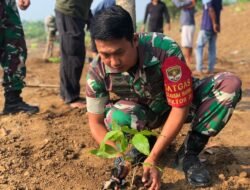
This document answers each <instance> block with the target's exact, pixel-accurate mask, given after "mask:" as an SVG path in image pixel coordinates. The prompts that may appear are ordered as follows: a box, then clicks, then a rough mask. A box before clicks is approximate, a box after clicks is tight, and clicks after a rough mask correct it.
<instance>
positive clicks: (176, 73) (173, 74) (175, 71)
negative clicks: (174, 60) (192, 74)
mask: <svg viewBox="0 0 250 190" xmlns="http://www.w3.org/2000/svg"><path fill="white" fill-rule="evenodd" d="M166 74H167V77H168V79H169V80H170V81H172V82H177V81H179V80H180V78H181V76H182V71H181V67H180V66H179V65H176V66H173V67H170V68H168V69H167V70H166Z"/></svg>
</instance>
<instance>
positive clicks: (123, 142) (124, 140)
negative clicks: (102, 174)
mask: <svg viewBox="0 0 250 190" xmlns="http://www.w3.org/2000/svg"><path fill="white" fill-rule="evenodd" d="M127 148H128V139H127V138H126V137H125V135H123V138H122V139H121V149H120V151H121V152H125V151H126V150H127Z"/></svg>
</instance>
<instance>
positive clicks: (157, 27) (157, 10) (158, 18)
mask: <svg viewBox="0 0 250 190" xmlns="http://www.w3.org/2000/svg"><path fill="white" fill-rule="evenodd" d="M148 15H150V17H149V21H148V31H149V32H160V33H163V32H164V30H163V23H164V19H163V17H164V18H165V22H166V24H165V27H164V28H165V31H169V30H170V16H169V13H168V8H167V6H166V5H165V3H163V2H162V1H161V0H151V2H150V3H149V4H148V5H147V7H146V11H145V16H144V21H143V25H142V28H141V31H142V32H144V30H145V25H146V23H147V19H148Z"/></svg>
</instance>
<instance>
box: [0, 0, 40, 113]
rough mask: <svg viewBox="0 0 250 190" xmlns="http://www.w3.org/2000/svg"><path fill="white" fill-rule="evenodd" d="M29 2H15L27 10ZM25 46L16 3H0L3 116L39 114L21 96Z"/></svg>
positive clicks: (23, 0) (12, 1) (24, 68)
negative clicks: (21, 113) (23, 113)
mask: <svg viewBox="0 0 250 190" xmlns="http://www.w3.org/2000/svg"><path fill="white" fill-rule="evenodd" d="M29 5H30V0H18V6H19V8H20V9H21V10H25V9H27V8H28V7H29ZM26 58H27V47H26V42H25V38H24V32H23V27H22V23H21V20H20V16H19V12H18V10H17V6H16V1H15V0H3V1H0V63H1V66H2V68H3V82H2V85H3V87H4V97H5V102H4V108H3V112H2V113H3V114H15V113H18V112H25V113H28V114H35V113H37V112H39V108H38V107H37V106H32V105H29V104H27V103H25V102H24V101H23V99H22V97H21V93H22V89H23V88H24V87H25V82H24V78H25V76H26V66H25V62H26Z"/></svg>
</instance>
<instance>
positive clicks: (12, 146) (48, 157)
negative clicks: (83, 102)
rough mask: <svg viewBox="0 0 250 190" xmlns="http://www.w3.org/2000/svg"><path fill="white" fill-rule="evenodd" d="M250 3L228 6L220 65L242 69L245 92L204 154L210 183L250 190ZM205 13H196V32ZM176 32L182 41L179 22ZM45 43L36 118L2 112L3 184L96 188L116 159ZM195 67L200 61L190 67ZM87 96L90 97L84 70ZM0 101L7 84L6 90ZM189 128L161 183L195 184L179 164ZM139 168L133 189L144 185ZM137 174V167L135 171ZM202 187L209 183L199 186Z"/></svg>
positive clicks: (35, 83)
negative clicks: (69, 95) (48, 59)
mask: <svg viewBox="0 0 250 190" xmlns="http://www.w3.org/2000/svg"><path fill="white" fill-rule="evenodd" d="M249 10H250V4H249V3H248V4H238V5H234V6H229V7H224V10H223V13H222V31H221V33H220V34H219V37H218V55H217V57H218V64H217V65H216V71H217V72H219V71H230V72H233V73H236V74H237V75H238V76H239V77H240V78H241V79H242V81H243V97H242V100H241V102H240V103H239V105H238V106H237V108H236V110H235V112H234V115H233V116H232V118H231V120H230V122H229V123H228V125H227V126H226V127H225V129H224V130H223V131H222V132H221V133H220V134H219V135H218V136H216V137H214V138H212V139H211V140H210V142H209V144H208V147H207V150H208V151H207V152H205V153H203V154H202V155H201V157H202V158H203V159H204V160H206V161H205V162H204V163H205V164H206V165H207V166H208V168H209V170H210V172H211V174H212V179H213V186H211V187H208V188H203V189H210V190H228V189H243V190H244V189H250V179H249V176H250V151H249V150H250V146H249V145H250V140H249V139H250V131H249V123H250V80H249V72H250V57H249V50H250V43H249V42H250V33H249V28H250V19H249V15H250V11H249ZM200 16H201V14H200V13H198V14H197V28H196V35H197V33H198V31H199V23H200ZM169 35H170V36H171V37H172V38H174V39H176V40H177V41H178V42H179V41H180V34H179V24H178V21H176V22H174V23H173V24H172V31H171V32H170V33H169ZM43 48H44V44H41V45H39V47H38V48H37V49H31V48H30V49H29V51H30V52H29V58H28V61H27V70H28V72H27V78H26V81H27V85H28V86H27V87H26V88H25V89H24V91H23V97H24V99H25V100H26V101H27V102H29V103H31V104H37V105H39V106H40V110H41V111H40V113H38V114H36V115H34V116H28V115H26V114H22V113H20V114H17V115H13V116H0V189H3V190H30V189H31V190H68V189H74V190H78V189H79V190H80V189H81V190H95V189H101V187H102V184H103V182H104V181H105V180H108V179H109V176H110V169H111V168H112V162H113V161H112V160H104V159H100V158H98V157H95V156H93V155H91V154H90V153H89V151H90V150H91V149H93V148H95V147H97V145H96V143H95V142H94V140H93V139H92V137H91V135H90V131H89V127H88V123H87V116H86V110H77V109H70V108H69V107H68V106H67V105H65V104H64V103H63V102H62V100H61V98H60V96H59V89H58V86H59V74H58V73H59V64H55V63H45V62H44V61H43V60H42V59H41V56H42V53H43ZM191 67H193V65H192V66H191ZM87 68H88V63H86V64H85V69H84V72H83V75H82V80H81V85H82V91H81V95H82V96H83V97H84V95H85V92H84V84H85V76H86V71H87ZM0 97H2V98H1V99H0V107H1V108H2V107H3V89H2V88H0ZM188 129H189V126H188V125H186V126H185V127H184V128H183V130H182V131H181V133H180V134H179V135H178V137H177V138H176V140H175V141H174V142H173V143H172V145H171V146H170V147H169V148H168V149H167V150H166V152H165V153H164V155H163V156H162V159H161V166H162V167H163V175H162V189H164V190H165V189H174V190H182V189H194V188H193V187H191V186H189V185H188V184H187V183H186V181H185V177H184V175H183V173H182V172H181V171H179V170H177V169H175V168H174V167H173V164H174V158H175V153H176V151H177V149H178V147H179V146H180V144H181V143H182V141H183V139H184V138H185V135H186V133H187V131H188ZM140 171H141V168H137V172H136V175H135V178H134V181H135V182H134V184H131V182H132V180H131V179H132V175H130V176H129V177H128V182H129V183H130V185H129V186H130V187H129V189H143V188H141V187H139V186H138V185H136V184H139V180H140V174H141V173H140ZM131 173H132V172H131ZM197 189H202V188H197Z"/></svg>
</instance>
